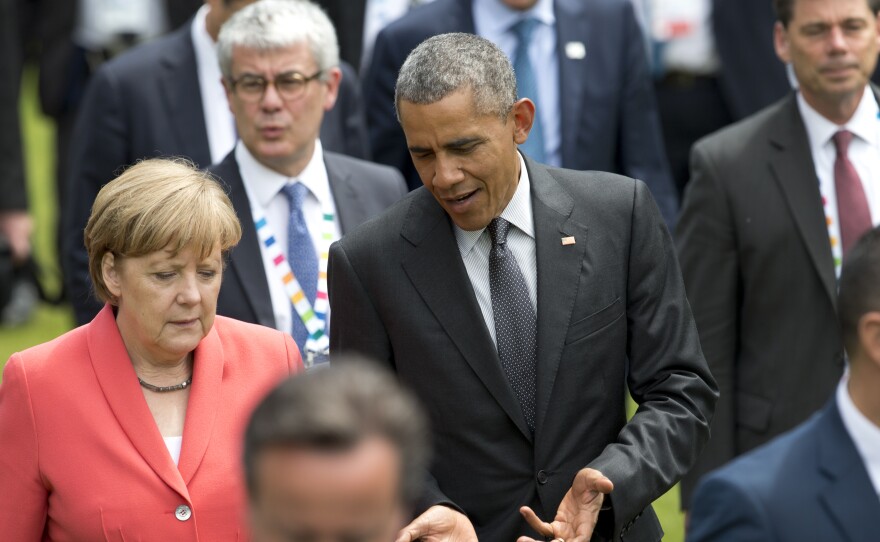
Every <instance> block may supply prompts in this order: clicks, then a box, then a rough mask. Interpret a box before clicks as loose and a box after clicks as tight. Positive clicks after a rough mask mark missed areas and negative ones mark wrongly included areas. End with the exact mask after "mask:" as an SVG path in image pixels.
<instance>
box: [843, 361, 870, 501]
mask: <svg viewBox="0 0 880 542" xmlns="http://www.w3.org/2000/svg"><path fill="white" fill-rule="evenodd" d="M848 382H849V371H847V372H846V374H845V375H844V376H843V378H841V379H840V384H838V385H837V407H838V409H839V410H840V417H841V419H842V420H843V425H844V427H845V428H846V432H847V433H849V436H850V438H852V440H853V443H854V444H855V446H856V450H858V452H859V455H860V456H861V458H862V461H863V462H864V463H865V469H866V470H867V471H868V475H869V476H870V478H871V483H872V484H873V485H874V491H875V492H877V494H878V495H880V427H878V426H876V425H874V423H873V422H872V421H871V420H869V419H868V418H867V416H865V415H864V414H862V412H861V411H860V410H859V409H858V407H856V405H855V403H853V400H852V397H850V395H849V390H848V389H847V383H848Z"/></svg>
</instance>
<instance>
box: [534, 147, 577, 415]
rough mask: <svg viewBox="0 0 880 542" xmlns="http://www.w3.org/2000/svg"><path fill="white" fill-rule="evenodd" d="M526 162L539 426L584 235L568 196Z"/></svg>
mask: <svg viewBox="0 0 880 542" xmlns="http://www.w3.org/2000/svg"><path fill="white" fill-rule="evenodd" d="M526 167H527V168H528V171H529V179H530V181H531V185H532V214H533V215H534V224H535V245H536V249H537V267H538V389H537V429H536V430H537V431H540V430H541V426H542V422H543V420H544V416H545V415H546V413H547V408H548V405H549V404H550V396H551V395H552V392H553V385H554V383H555V381H556V374H557V371H558V369H559V362H560V359H561V357H562V348H563V346H564V344H565V334H566V332H567V331H568V326H569V321H570V319H571V314H572V310H573V308H574V301H575V297H576V295H577V290H578V284H579V283H580V281H581V268H582V266H583V261H584V257H585V253H586V252H587V247H588V245H589V238H588V237H587V229H586V227H585V226H583V225H581V224H578V223H576V222H575V221H574V220H572V219H571V214H572V210H573V209H574V201H573V200H572V199H571V197H569V196H568V194H567V193H566V192H565V191H564V190H563V189H562V187H561V186H559V183H557V182H556V180H555V179H553V177H552V176H550V174H549V172H548V171H547V169H546V168H545V167H544V166H543V165H541V164H538V163H537V162H533V161H531V160H529V159H528V158H527V159H526ZM563 237H574V238H575V244H573V245H563V244H562V238H563Z"/></svg>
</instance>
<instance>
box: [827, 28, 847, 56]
mask: <svg viewBox="0 0 880 542" xmlns="http://www.w3.org/2000/svg"><path fill="white" fill-rule="evenodd" d="M828 48H829V50H831V51H842V50H844V49H846V38H845V37H844V32H843V29H842V28H840V27H839V26H832V27H831V31H830V32H829V33H828Z"/></svg>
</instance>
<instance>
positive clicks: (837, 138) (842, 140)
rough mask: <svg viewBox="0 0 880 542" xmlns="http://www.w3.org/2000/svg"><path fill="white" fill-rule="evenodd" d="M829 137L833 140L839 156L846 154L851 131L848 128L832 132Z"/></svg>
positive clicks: (850, 139)
mask: <svg viewBox="0 0 880 542" xmlns="http://www.w3.org/2000/svg"><path fill="white" fill-rule="evenodd" d="M831 139H833V140H834V147H835V148H837V154H838V155H839V156H846V152H847V150H848V149H849V144H850V142H851V141H852V139H853V133H852V132H850V131H848V130H841V131H839V132H837V133H836V134H834V136H833V137H832V138H831Z"/></svg>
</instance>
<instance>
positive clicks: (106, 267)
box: [101, 252, 122, 298]
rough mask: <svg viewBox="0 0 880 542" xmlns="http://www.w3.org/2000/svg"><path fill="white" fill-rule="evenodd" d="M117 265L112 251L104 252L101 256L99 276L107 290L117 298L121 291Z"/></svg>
mask: <svg viewBox="0 0 880 542" xmlns="http://www.w3.org/2000/svg"><path fill="white" fill-rule="evenodd" d="M118 266H119V262H117V261H116V256H114V255H113V253H112V252H106V253H104V257H103V258H101V276H102V277H103V279H104V286H105V287H106V288H107V291H108V292H110V294H111V295H112V296H113V297H115V298H119V296H120V294H121V293H122V287H121V285H120V282H119V268H118Z"/></svg>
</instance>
